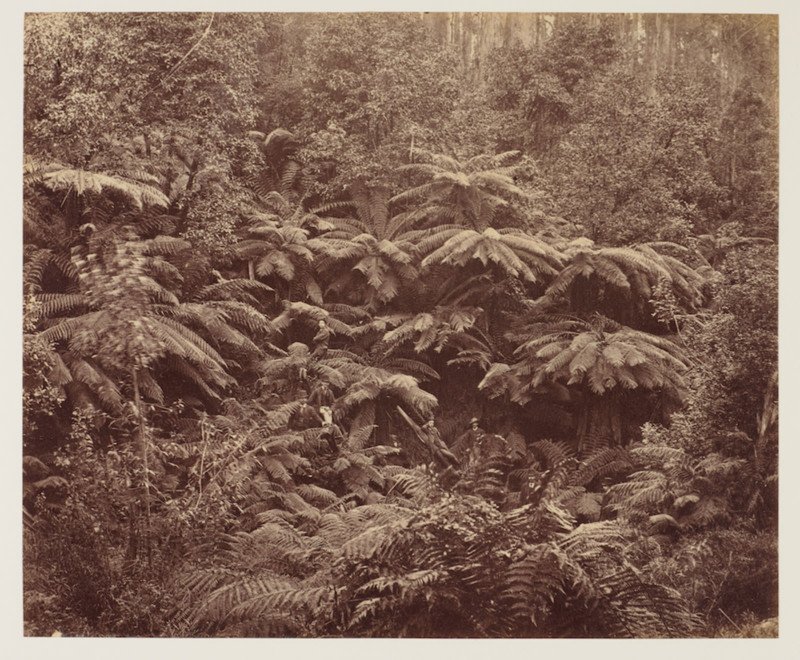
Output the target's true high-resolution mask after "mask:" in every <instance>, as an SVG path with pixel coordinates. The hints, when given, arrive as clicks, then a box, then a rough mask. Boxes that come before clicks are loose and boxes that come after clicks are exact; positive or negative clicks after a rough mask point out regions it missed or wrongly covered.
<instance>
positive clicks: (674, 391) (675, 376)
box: [516, 321, 687, 399]
mask: <svg viewBox="0 0 800 660" xmlns="http://www.w3.org/2000/svg"><path fill="white" fill-rule="evenodd" d="M516 353H517V355H521V356H522V357H523V361H529V360H530V361H533V362H534V363H535V364H536V365H537V366H536V368H535V371H534V372H533V378H532V381H531V386H532V387H537V386H538V385H541V384H543V383H545V382H548V381H555V382H561V383H565V384H566V385H582V386H585V387H587V388H588V389H589V390H590V391H591V392H592V393H594V394H596V395H602V394H605V393H606V392H608V391H611V390H614V389H616V388H622V389H637V388H640V389H646V390H659V391H662V392H664V393H666V394H667V395H669V396H672V397H675V398H678V399H679V398H680V395H681V393H682V392H683V391H684V389H685V383H684V381H683V378H682V376H681V374H682V373H683V372H685V371H686V369H687V358H686V356H685V355H684V353H683V351H682V350H681V349H680V348H679V347H678V346H676V345H675V344H674V343H672V342H671V341H669V340H668V339H665V338H663V337H657V336H654V335H650V334H647V333H644V332H639V331H637V330H632V329H631V328H627V327H624V326H620V325H618V324H616V323H613V322H606V323H604V324H600V325H599V326H592V325H590V324H587V323H585V322H580V321H565V322H561V323H556V324H553V325H552V326H550V327H544V328H542V334H541V335H540V336H538V337H536V338H535V339H531V340H529V341H527V342H525V343H524V344H522V345H521V346H520V347H519V348H518V349H517V351H516Z"/></svg>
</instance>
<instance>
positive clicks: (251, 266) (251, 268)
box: [247, 259, 256, 280]
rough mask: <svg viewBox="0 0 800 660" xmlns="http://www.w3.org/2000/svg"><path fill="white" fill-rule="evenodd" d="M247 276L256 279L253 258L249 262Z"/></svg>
mask: <svg viewBox="0 0 800 660" xmlns="http://www.w3.org/2000/svg"><path fill="white" fill-rule="evenodd" d="M247 277H249V278H250V279H251V280H254V279H256V267H255V263H254V262H253V260H252V259H250V260H249V261H248V262H247Z"/></svg>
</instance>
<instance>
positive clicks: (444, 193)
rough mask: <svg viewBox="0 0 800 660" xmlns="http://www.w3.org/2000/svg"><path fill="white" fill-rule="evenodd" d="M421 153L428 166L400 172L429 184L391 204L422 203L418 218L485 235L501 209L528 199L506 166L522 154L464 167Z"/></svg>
mask: <svg viewBox="0 0 800 660" xmlns="http://www.w3.org/2000/svg"><path fill="white" fill-rule="evenodd" d="M418 153H419V155H420V156H421V157H422V158H423V159H424V161H425V162H420V163H412V164H410V165H404V166H402V167H401V168H400V171H401V172H407V173H410V174H412V175H416V176H419V177H421V178H424V179H426V181H425V182H424V183H422V184H420V185H417V186H415V187H413V188H410V189H409V190H406V191H403V192H401V193H400V194H398V195H395V196H394V197H393V198H392V202H404V201H416V200H421V201H422V206H421V207H420V208H418V209H416V210H415V211H414V212H413V216H414V217H415V218H419V219H422V218H428V219H430V220H433V221H435V222H436V223H437V224H442V223H444V224H457V225H461V226H464V225H466V226H469V227H472V228H473V229H475V230H476V231H483V230H484V229H486V228H487V227H491V226H492V225H493V223H494V221H495V216H496V214H497V211H498V210H499V209H501V208H506V207H508V206H509V200H511V199H525V198H526V195H525V192H524V191H523V190H521V189H520V188H518V187H517V186H516V184H515V183H514V179H513V174H514V169H515V168H514V167H513V166H511V167H509V166H507V163H509V162H511V161H513V160H514V159H516V158H517V157H518V156H519V152H516V151H508V152H505V153H502V154H498V155H495V156H487V155H480V156H476V157H474V158H471V159H469V160H468V161H466V162H464V163H461V162H459V161H457V160H455V159H454V158H451V157H449V156H444V155H441V154H431V153H428V152H418Z"/></svg>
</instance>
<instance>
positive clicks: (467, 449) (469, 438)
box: [453, 417, 486, 468]
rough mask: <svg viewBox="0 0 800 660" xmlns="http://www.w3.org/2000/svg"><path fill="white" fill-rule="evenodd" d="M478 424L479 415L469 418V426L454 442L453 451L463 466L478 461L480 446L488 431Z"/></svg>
mask: <svg viewBox="0 0 800 660" xmlns="http://www.w3.org/2000/svg"><path fill="white" fill-rule="evenodd" d="M478 424H479V420H478V418H477V417H473V418H472V419H471V420H469V428H468V429H467V430H466V431H465V432H464V433H462V434H461V435H460V436H459V437H458V440H456V441H455V442H454V443H453V453H454V454H455V455H456V457H457V458H458V460H459V462H460V463H461V466H462V467H463V468H466V467H467V466H468V465H470V464H472V463H475V462H477V460H478V458H479V456H480V446H481V442H482V440H483V437H484V436H485V435H486V431H484V430H483V429H482V428H481V427H480V426H479V425H478Z"/></svg>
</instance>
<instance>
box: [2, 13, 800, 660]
mask: <svg viewBox="0 0 800 660" xmlns="http://www.w3.org/2000/svg"><path fill="white" fill-rule="evenodd" d="M265 8H266V7H265ZM109 9H112V8H111V7H109ZM218 9H223V7H219V8H218ZM753 10H754V11H756V10H757V5H756V4H755V3H753ZM781 19H782V17H779V16H778V15H777V14H775V13H760V14H756V13H713V14H712V13H589V12H583V13H530V12H524V11H522V12H503V13H491V12H474V11H461V12H443V11H438V12H437V11H428V12H426V11H413V12H412V11H408V12H398V13H385V12H377V11H371V12H349V13H343V12H329V13H323V12H315V13H311V12H309V13H259V12H239V13H220V12H210V11H201V12H174V13H170V12H130V11H122V12H114V13H111V12H95V11H93V12H87V11H83V12H81V11H72V12H29V13H26V14H25V15H24V36H23V41H24V62H23V71H22V72H20V77H21V78H22V89H21V90H20V94H21V95H22V97H23V103H24V108H23V118H22V119H23V121H22V122H20V125H21V129H22V139H23V155H24V162H23V176H22V193H21V197H22V209H21V210H22V223H21V225H22V229H21V235H22V246H21V252H22V259H21V265H22V274H21V278H22V295H21V297H22V302H23V315H22V319H21V321H22V337H21V339H22V341H21V344H22V346H21V349H22V352H23V355H22V369H23V373H22V438H21V440H19V441H18V440H16V439H15V438H12V441H14V442H17V446H19V447H20V449H21V451H20V452H19V458H21V461H22V520H21V523H20V527H21V535H22V557H21V562H22V594H21V595H22V606H21V607H22V617H23V624H24V636H25V637H46V638H52V637H80V638H110V637H124V638H204V639H205V638H314V639H319V638H357V639H361V638H392V639H397V638H411V639H421V638H422V639H456V638H460V639H463V638H468V639H489V640H497V639H506V640H508V639H525V640H541V639H555V638H557V639H572V640H575V639H597V638H603V639H664V638H681V639H687V638H777V637H778V636H779V628H778V616H779V611H778V596H779V588H778V580H779V571H778V555H779V553H778V538H779V536H778V465H779V459H778V399H779V394H778V226H779V223H778V210H779V204H778V192H779V186H778V173H779V168H778V165H779V161H778V151H779V149H778V134H779V131H778V129H779V78H778V52H779V51H778V45H779V39H778V30H779V23H780V21H781ZM15 167H16V168H17V169H16V170H15V171H17V172H18V168H19V163H18V161H17V163H16V164H15ZM17 176H18V175H17ZM15 181H16V182H15V183H14V185H15V186H17V190H18V189H19V182H18V180H15ZM783 185H787V184H786V180H784V182H783ZM788 185H789V186H792V185H796V182H791V181H790V182H789V183H788ZM10 221H11V222H13V223H17V224H19V220H18V218H17V217H16V216H15V217H12V218H10ZM784 221H785V220H784V219H783V218H782V222H784ZM15 267H16V266H15ZM12 308H13V309H17V308H16V307H12ZM9 315H13V316H14V320H15V322H18V320H20V319H19V317H17V316H16V312H14V313H13V314H12V313H11V312H9ZM19 350H20V349H19V348H16V349H15V351H17V354H18V351H19ZM18 401H19V399H16V401H15V403H16V406H17V407H18V406H19V404H18ZM13 460H14V468H13V469H14V470H15V471H17V470H18V467H17V465H18V463H17V462H16V461H17V460H19V459H18V458H17V457H14V459H13ZM18 497H19V493H18V492H15V493H14V501H13V507H14V514H15V516H16V517H15V519H19V508H17V507H19V500H18V499H17V498H18ZM785 531H786V530H785V528H784V526H781V534H782V535H783V534H784V532H785ZM16 561H19V560H18V559H17V560H16ZM782 577H783V576H782ZM787 625H791V623H789V624H787ZM533 648H535V647H533V646H531V649H533ZM531 652H532V651H531ZM87 657H88V656H87Z"/></svg>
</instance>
